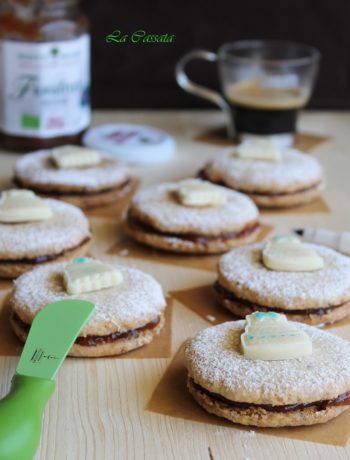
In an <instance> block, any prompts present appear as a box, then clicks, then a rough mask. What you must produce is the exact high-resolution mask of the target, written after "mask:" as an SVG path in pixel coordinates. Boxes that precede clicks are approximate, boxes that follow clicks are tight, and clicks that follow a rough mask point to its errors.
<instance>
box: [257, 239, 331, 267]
mask: <svg viewBox="0 0 350 460" xmlns="http://www.w3.org/2000/svg"><path fill="white" fill-rule="evenodd" d="M262 259H263V263H264V265H265V267H266V268H269V269H270V270H276V271H286V272H300V271H302V272H307V271H315V270H320V269H321V268H323V267H324V261H323V259H322V257H321V256H320V255H319V254H318V253H317V252H316V251H315V250H314V249H312V248H310V247H308V246H307V245H306V244H304V243H302V242H301V241H300V240H299V239H298V238H296V237H294V236H285V237H284V236H282V237H278V236H277V237H274V238H271V240H270V241H268V242H267V243H266V245H265V247H264V249H263V251H262Z"/></svg>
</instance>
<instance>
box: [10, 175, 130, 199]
mask: <svg viewBox="0 0 350 460" xmlns="http://www.w3.org/2000/svg"><path fill="white" fill-rule="evenodd" d="M13 182H14V183H15V184H16V185H17V186H18V187H20V188H28V186H25V185H24V184H22V182H21V181H20V179H18V178H17V177H16V178H15V179H14V181H13ZM130 182H131V179H127V180H126V181H124V182H122V183H121V184H120V185H117V186H116V187H109V188H105V189H103V190H99V191H97V192H88V191H83V190H80V191H76V190H73V191H70V192H58V191H52V190H48V191H46V190H44V189H43V188H41V187H35V185H30V187H29V188H30V189H31V190H34V192H37V193H44V194H45V195H46V196H50V197H55V196H56V197H57V196H58V197H60V196H72V195H73V196H78V197H79V196H99V195H102V194H104V193H108V192H114V191H117V190H122V189H123V188H125V187H126V186H128V185H129V184H130Z"/></svg>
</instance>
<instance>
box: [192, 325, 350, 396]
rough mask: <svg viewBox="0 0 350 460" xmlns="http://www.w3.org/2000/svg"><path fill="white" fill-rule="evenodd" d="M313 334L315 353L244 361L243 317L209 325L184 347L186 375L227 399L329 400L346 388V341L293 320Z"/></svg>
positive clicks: (349, 371)
mask: <svg viewBox="0 0 350 460" xmlns="http://www.w3.org/2000/svg"><path fill="white" fill-rule="evenodd" d="M292 324H293V326H295V327H296V328H298V329H301V330H303V331H304V332H306V333H307V334H308V335H309V336H310V337H311V339H312V343H313V353H312V355H309V356H305V357H302V358H298V359H290V360H282V361H261V360H248V359H246V358H245V357H244V356H243V354H242V353H241V350H240V336H241V334H242V332H243V331H244V326H245V321H244V320H241V321H234V322H227V323H223V324H220V325H218V326H214V327H210V328H208V329H205V330H204V331H202V332H200V333H199V334H198V335H197V336H196V337H195V338H194V339H192V340H190V341H189V342H188V344H187V347H186V352H185V356H186V362H187V368H188V370H189V375H190V376H191V377H192V378H193V379H194V381H195V382H196V383H198V384H199V385H201V386H202V387H204V388H206V389H207V390H209V391H211V392H214V393H218V394H220V395H222V396H224V397H226V398H227V399H230V400H231V401H238V402H250V403H254V404H273V405H284V404H295V403H308V402H313V401H321V400H327V399H332V398H335V397H337V396H339V395H340V394H343V393H346V392H347V391H349V389H350V343H349V342H347V341H345V340H343V339H341V338H339V337H336V336H334V335H332V334H329V333H327V332H324V331H321V330H319V329H317V328H314V327H311V326H306V325H304V324H300V323H295V322H293V323H292Z"/></svg>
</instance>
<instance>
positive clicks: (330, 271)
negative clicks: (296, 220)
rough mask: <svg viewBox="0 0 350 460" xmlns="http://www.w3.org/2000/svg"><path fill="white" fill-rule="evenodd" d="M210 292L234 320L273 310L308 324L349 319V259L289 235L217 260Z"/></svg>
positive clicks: (241, 249)
mask: <svg viewBox="0 0 350 460" xmlns="http://www.w3.org/2000/svg"><path fill="white" fill-rule="evenodd" d="M214 288H215V292H216V294H217V298H218V300H219V302H220V303H221V305H222V306H224V307H225V308H227V309H228V310H230V311H231V312H232V313H233V314H234V315H235V316H238V317H245V316H246V315H249V314H251V313H253V312H254V311H266V312H271V311H274V312H278V313H285V314H286V315H287V317H288V318H289V319H291V320H295V321H301V322H304V323H307V324H313V325H322V324H325V323H333V322H335V321H339V320H341V319H343V318H345V317H346V316H348V315H349V314H350V258H349V257H347V256H344V255H342V254H340V253H338V252H336V251H334V250H333V249H330V248H327V247H324V246H320V245H315V244H307V243H302V242H301V241H300V240H299V239H297V238H295V237H292V236H291V237H289V236H287V237H274V238H272V239H271V240H270V241H268V242H267V243H266V244H262V243H259V244H254V245H249V246H246V247H244V248H238V249H235V250H233V251H231V252H229V253H228V254H225V255H224V256H222V257H221V259H220V261H219V264H218V280H217V282H216V283H215V285H214Z"/></svg>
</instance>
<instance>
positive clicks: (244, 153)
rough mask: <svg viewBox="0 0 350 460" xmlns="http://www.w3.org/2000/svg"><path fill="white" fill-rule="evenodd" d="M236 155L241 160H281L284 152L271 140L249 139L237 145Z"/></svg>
mask: <svg viewBox="0 0 350 460" xmlns="http://www.w3.org/2000/svg"><path fill="white" fill-rule="evenodd" d="M235 156H236V157H238V158H240V159H241V160H260V161H272V162H279V161H281V158H282V152H281V149H280V148H278V147H277V146H276V145H275V144H273V143H272V142H271V141H268V140H266V141H264V140H254V141H252V140H247V141H244V142H242V143H241V144H240V145H238V146H237V147H236V149H235Z"/></svg>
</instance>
